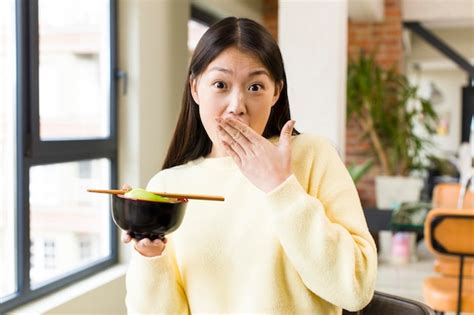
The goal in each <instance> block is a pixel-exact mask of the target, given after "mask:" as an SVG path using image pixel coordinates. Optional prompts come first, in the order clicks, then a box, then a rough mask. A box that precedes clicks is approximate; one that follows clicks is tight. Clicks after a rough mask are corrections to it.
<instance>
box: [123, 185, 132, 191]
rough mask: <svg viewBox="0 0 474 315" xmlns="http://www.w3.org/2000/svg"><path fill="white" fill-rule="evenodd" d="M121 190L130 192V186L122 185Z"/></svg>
mask: <svg viewBox="0 0 474 315" xmlns="http://www.w3.org/2000/svg"><path fill="white" fill-rule="evenodd" d="M122 190H127V191H128V190H132V186H130V185H129V184H123V185H122Z"/></svg>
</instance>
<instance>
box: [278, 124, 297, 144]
mask: <svg viewBox="0 0 474 315" xmlns="http://www.w3.org/2000/svg"><path fill="white" fill-rule="evenodd" d="M294 126H295V121H294V120H289V121H287V122H286V124H285V125H284V126H283V128H282V129H281V133H280V141H279V145H280V146H283V147H289V146H290V143H291V135H292V133H293V128H294Z"/></svg>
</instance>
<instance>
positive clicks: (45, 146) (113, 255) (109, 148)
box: [0, 0, 119, 313]
mask: <svg viewBox="0 0 474 315" xmlns="http://www.w3.org/2000/svg"><path fill="white" fill-rule="evenodd" d="M15 11H16V12H15V24H16V25H15V32H16V34H15V38H16V52H15V54H16V108H17V111H16V140H17V141H16V152H15V153H16V160H17V164H16V183H15V186H16V196H15V214H16V215H15V228H16V229H15V239H14V242H15V245H16V257H15V267H16V291H15V293H14V294H11V295H7V296H4V297H2V298H3V300H4V302H3V303H0V313H4V312H6V311H9V310H11V309H13V308H15V307H18V306H20V305H22V304H24V303H26V302H29V301H32V300H34V299H37V298H39V297H42V296H44V295H46V294H49V293H52V292H54V291H56V290H59V289H61V288H64V287H66V286H68V285H71V284H73V283H74V282H76V281H78V280H81V279H84V278H86V277H89V276H91V275H93V274H96V273H98V272H100V271H103V270H105V269H106V268H108V267H110V266H112V265H114V264H116V263H117V262H118V237H117V228H116V226H115V224H114V223H113V220H112V218H111V216H110V217H109V225H110V229H109V230H110V237H109V239H110V243H109V248H110V254H109V255H108V256H106V257H103V258H101V259H98V260H95V261H94V262H93V263H91V264H88V265H86V266H82V267H80V268H78V269H74V270H73V271H71V272H69V273H66V274H63V275H61V276H60V277H58V278H54V279H52V281H51V282H49V283H48V284H45V285H42V286H40V287H34V286H31V287H30V276H29V273H30V218H29V213H30V206H29V183H30V178H29V170H30V168H31V167H33V166H37V165H45V164H54V163H61V162H74V161H80V160H89V159H98V158H107V159H109V161H110V171H111V173H110V185H111V187H116V186H117V177H118V174H117V155H118V153H117V152H118V149H117V147H118V141H117V130H118V129H117V128H118V127H117V124H118V115H117V114H118V108H117V83H118V82H117V80H118V78H119V76H118V75H117V74H118V72H119V71H118V69H117V0H109V12H110V25H109V30H110V76H109V80H110V91H109V93H110V94H109V117H110V135H109V137H108V138H104V139H86V140H61V141H55V140H41V139H40V131H39V77H38V76H39V68H38V66H39V46H38V37H39V34H38V0H16V1H15Z"/></svg>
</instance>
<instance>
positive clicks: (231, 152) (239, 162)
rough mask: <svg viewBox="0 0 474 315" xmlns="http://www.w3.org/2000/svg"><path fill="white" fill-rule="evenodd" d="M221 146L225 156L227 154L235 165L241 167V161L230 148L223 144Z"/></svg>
mask: <svg viewBox="0 0 474 315" xmlns="http://www.w3.org/2000/svg"><path fill="white" fill-rule="evenodd" d="M222 145H223V146H224V150H225V151H226V152H227V154H229V155H230V156H231V157H232V158H233V159H234V161H235V163H237V165H239V166H241V165H242V159H241V158H240V156H239V155H238V154H237V153H236V152H235V151H234V150H233V149H232V147H231V146H229V145H228V144H227V143H225V142H222Z"/></svg>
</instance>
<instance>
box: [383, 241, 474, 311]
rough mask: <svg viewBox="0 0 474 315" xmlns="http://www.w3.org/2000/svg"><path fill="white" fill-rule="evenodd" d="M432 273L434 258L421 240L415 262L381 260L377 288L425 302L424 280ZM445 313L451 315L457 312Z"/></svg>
mask: <svg viewBox="0 0 474 315" xmlns="http://www.w3.org/2000/svg"><path fill="white" fill-rule="evenodd" d="M431 275H435V273H434V271H433V258H432V256H431V254H430V253H429V252H428V250H427V249H426V247H425V246H424V243H423V242H420V244H419V245H418V248H417V261H415V262H410V263H408V264H403V265H402V264H393V263H391V262H389V261H383V260H382V261H380V262H379V266H378V275H377V283H376V287H375V289H376V290H378V291H381V292H385V293H389V294H394V295H397V296H402V297H406V298H409V299H412V300H416V301H420V302H423V294H422V288H423V280H424V279H425V278H426V277H428V276H431ZM445 314H446V315H451V314H455V313H445ZM463 314H468V313H463ZM470 314H472V313H470Z"/></svg>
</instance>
